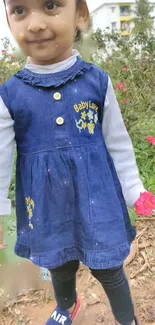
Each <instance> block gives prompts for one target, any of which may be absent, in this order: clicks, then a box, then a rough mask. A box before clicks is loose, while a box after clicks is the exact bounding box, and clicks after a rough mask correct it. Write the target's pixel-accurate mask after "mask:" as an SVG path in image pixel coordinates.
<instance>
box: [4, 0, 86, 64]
mask: <svg viewBox="0 0 155 325" xmlns="http://www.w3.org/2000/svg"><path fill="white" fill-rule="evenodd" d="M77 1H78V0H54V1H52V0H46V1H45V0H6V10H7V18H8V23H9V26H10V29H11V31H12V34H13V36H14V38H15V39H16V41H17V43H18V45H19V47H20V48H21V50H22V51H23V52H24V54H25V55H26V56H29V57H31V60H32V62H33V63H35V64H41V65H46V64H53V63H56V62H59V61H62V60H65V59H66V58H68V57H69V56H70V55H71V52H72V46H73V42H74V39H75V34H76V30H77V29H78V30H81V31H83V30H84V29H85V28H86V27H87V24H88V20H89V14H88V9H87V5H86V3H85V1H84V2H83V3H82V5H80V6H79V7H77Z"/></svg>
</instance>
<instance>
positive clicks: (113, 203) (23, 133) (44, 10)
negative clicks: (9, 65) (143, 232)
mask: <svg viewBox="0 0 155 325" xmlns="http://www.w3.org/2000/svg"><path fill="white" fill-rule="evenodd" d="M4 4H5V8H6V15H7V20H8V24H9V27H10V29H11V32H12V34H13V36H14V38H15V39H16V41H17V43H18V45H19V47H20V48H21V50H22V51H23V53H24V54H25V55H26V56H27V57H28V60H27V63H26V66H25V68H24V69H22V70H21V71H19V72H17V73H16V74H15V75H13V76H12V77H11V78H10V79H9V80H8V81H6V82H5V83H4V84H2V85H1V86H0V179H1V182H0V214H1V215H8V214H10V201H9V200H8V190H9V185H10V181H11V171H12V165H13V152H14V145H15V142H16V144H17V168H16V214H17V242H16V246H15V252H16V254H17V255H19V256H21V257H24V258H27V259H30V260H31V261H32V262H33V263H35V264H37V265H39V266H41V267H45V268H47V269H48V270H49V271H50V273H51V276H52V282H53V287H54V291H55V297H56V302H57V307H56V309H55V310H54V311H53V312H52V314H51V317H50V318H49V320H48V321H47V323H46V324H48V325H56V324H64V325H71V324H72V323H74V320H75V319H76V316H78V313H79V310H80V301H79V299H78V297H77V294H76V272H77V270H78V268H79V261H81V262H83V263H84V264H85V265H87V266H88V267H89V268H90V271H91V273H92V275H93V276H94V277H95V278H96V279H97V280H98V281H99V282H100V283H101V284H102V286H103V288H104V290H105V292H106V294H107V296H108V299H109V301H110V304H111V308H112V312H113V314H114V317H115V319H116V324H121V325H131V324H132V325H135V324H138V321H137V319H136V317H135V313H134V307H133V303H132V299H131V295H130V290H129V285H128V281H127V278H126V276H125V274H124V271H123V262H124V260H125V259H126V257H127V256H128V254H129V251H130V245H131V243H132V241H133V239H134V238H135V229H134V228H133V227H132V225H131V223H130V219H129V215H128V211H127V206H126V204H127V205H128V206H129V207H133V206H134V203H135V202H136V201H137V199H138V198H139V196H140V193H141V192H144V191H145V189H144V187H143V185H142V182H141V180H140V178H139V174H138V169H137V165H136V161H135V157H134V151H133V147H132V143H131V140H130V137H129V135H128V133H127V130H126V128H125V125H124V123H123V119H122V116H121V112H120V109H119V106H118V103H117V100H116V97H115V94H114V90H113V87H112V83H111V80H110V78H109V77H108V75H107V74H106V73H105V72H104V71H102V70H101V69H99V68H97V67H96V66H94V65H92V64H90V63H87V62H85V61H83V60H82V59H81V58H80V56H79V53H78V52H77V51H76V50H74V49H73V44H74V41H75V40H77V39H79V37H80V33H81V32H83V31H85V30H86V28H87V27H88V25H89V12H88V7H87V4H86V2H85V1H84V0H54V1H52V0H46V1H45V0H5V3H4Z"/></svg>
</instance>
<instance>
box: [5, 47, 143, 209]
mask: <svg viewBox="0 0 155 325" xmlns="http://www.w3.org/2000/svg"><path fill="white" fill-rule="evenodd" d="M77 55H79V54H78V52H77V51H76V50H73V53H72V56H71V57H70V58H68V59H67V60H64V61H63V62H59V63H56V64H53V65H48V66H38V65H34V64H32V63H31V62H30V60H29V59H28V61H27V64H26V68H27V69H29V70H30V71H32V72H35V73H44V74H45V73H46V74H47V73H56V72H60V71H63V70H66V69H68V68H69V67H71V66H72V65H73V64H74V63H75V62H76V58H77ZM103 111H104V114H103V121H102V132H103V136H104V139H105V143H106V146H107V149H108V151H109V153H110V155H111V157H112V158H113V161H114V165H115V168H116V172H117V175H118V177H119V180H120V183H121V186H122V191H123V195H124V198H125V201H126V204H127V205H128V207H133V206H134V203H135V201H136V200H137V199H138V198H139V196H140V193H142V192H144V191H145V189H144V187H143V184H142V182H141V180H140V178H139V172H138V168H137V164H136V160H135V155H134V150H133V146H132V142H131V139H130V137H129V134H128V132H127V130H126V127H125V125H124V122H123V119H122V115H121V111H120V108H119V105H118V102H117V99H116V96H115V93H114V89H113V86H112V83H111V80H110V78H109V82H108V88H107V94H106V99H105V104H104V107H103ZM14 147H15V132H14V121H13V120H12V118H11V116H10V113H9V111H8V109H7V107H6V106H5V104H4V102H3V100H2V98H1V97H0V215H9V214H10V213H11V202H10V200H9V199H8V192H9V187H10V182H11V177H12V167H13V160H14V159H13V157H14Z"/></svg>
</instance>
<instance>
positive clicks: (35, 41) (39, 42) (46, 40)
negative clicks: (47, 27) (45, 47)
mask: <svg viewBox="0 0 155 325" xmlns="http://www.w3.org/2000/svg"><path fill="white" fill-rule="evenodd" d="M50 41H52V39H51V38H47V39H38V40H33V41H27V43H29V44H46V43H48V42H50Z"/></svg>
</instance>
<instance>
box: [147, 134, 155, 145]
mask: <svg viewBox="0 0 155 325" xmlns="http://www.w3.org/2000/svg"><path fill="white" fill-rule="evenodd" d="M146 139H147V141H148V142H149V143H150V144H152V145H153V146H155V138H154V137H152V136H151V135H150V136H149V137H147V138H146Z"/></svg>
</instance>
